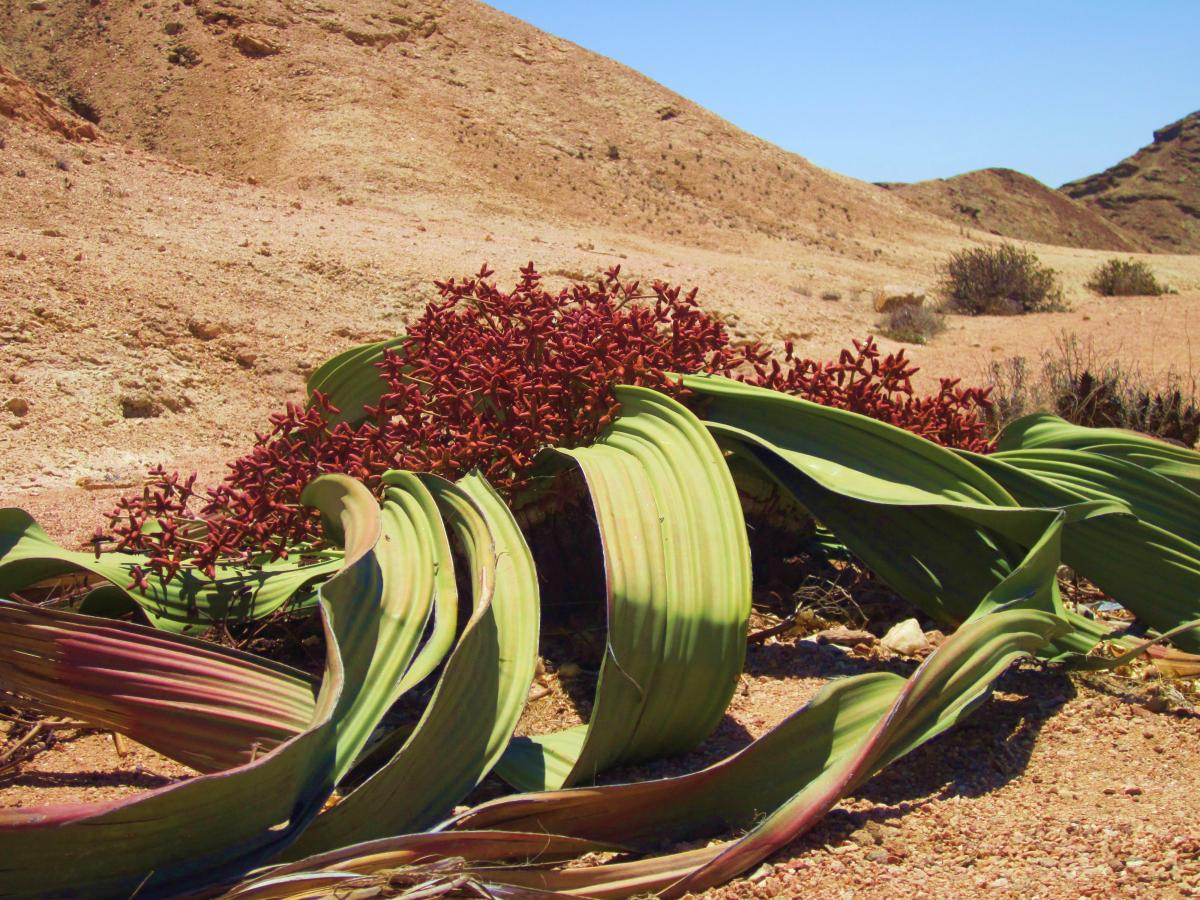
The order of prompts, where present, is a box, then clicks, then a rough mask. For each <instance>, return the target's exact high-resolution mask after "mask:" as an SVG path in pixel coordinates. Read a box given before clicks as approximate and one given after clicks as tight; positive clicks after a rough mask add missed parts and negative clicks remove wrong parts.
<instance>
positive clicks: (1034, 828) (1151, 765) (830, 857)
mask: <svg viewBox="0 0 1200 900" xmlns="http://www.w3.org/2000/svg"><path fill="white" fill-rule="evenodd" d="M914 666H915V662H914V661H912V660H907V659H902V658H898V657H895V656H893V655H891V654H889V653H888V652H887V651H884V650H882V648H880V647H879V646H878V645H877V646H875V647H872V648H865V649H862V650H859V651H854V652H849V651H846V650H844V649H843V648H841V647H838V646H836V645H819V644H817V643H816V642H814V641H812V640H797V639H795V638H789V637H784V638H782V639H770V640H768V641H766V642H764V643H762V644H757V645H751V646H750V647H749V650H748V654H747V663H746V672H745V675H744V676H743V679H742V682H741V685H740V687H739V689H738V691H737V693H736V694H735V697H734V699H733V702H732V703H731V705H730V709H729V713H728V714H727V715H726V717H725V720H724V722H723V723H722V724H721V726H720V727H719V728H718V730H717V732H716V733H715V734H714V735H713V736H712V738H710V740H709V741H707V742H706V743H705V745H704V746H702V747H701V748H700V749H698V750H697V751H695V752H693V753H690V754H687V755H685V756H683V757H678V758H675V759H671V760H662V761H658V762H655V763H651V764H646V765H641V766H628V767H624V768H622V769H618V770H615V771H613V772H610V773H607V774H606V776H605V779H604V780H605V781H608V782H617V781H625V780H629V779H642V778H653V777H662V776H666V775H674V774H680V773H682V772H685V771H690V770H692V769H695V768H697V767H700V766H703V765H707V764H709V763H711V762H713V761H715V760H717V759H719V758H721V757H723V756H726V755H728V754H729V753H732V752H734V751H735V750H737V749H738V748H739V747H742V746H744V745H745V744H746V743H747V742H748V741H750V740H752V739H753V738H755V737H757V736H759V735H761V734H762V733H764V732H765V731H767V730H768V729H770V728H771V727H773V726H774V725H775V724H776V723H778V722H779V721H780V720H781V719H783V718H784V717H785V716H786V715H788V714H789V713H790V712H791V711H793V710H794V709H796V708H797V707H799V706H800V705H802V704H803V703H804V702H805V701H806V700H807V699H809V698H810V697H811V696H812V695H813V694H814V693H815V692H816V691H817V689H819V687H820V686H821V685H822V684H823V683H825V681H826V680H827V679H828V678H829V677H836V676H842V675H850V674H855V673H858V672H865V671H872V670H877V669H879V668H888V669H890V670H892V671H897V672H900V673H902V674H903V673H906V672H908V671H911V669H912V668H913V667H914ZM592 677H593V676H592V675H591V674H590V673H589V671H587V670H584V671H581V672H572V673H571V674H570V677H569V678H560V677H559V676H558V674H557V673H555V672H553V671H551V672H548V673H546V674H545V675H544V676H543V677H542V678H541V679H540V681H539V683H537V684H535V685H534V688H533V690H532V692H531V694H532V695H533V696H534V697H537V699H535V700H533V701H532V702H531V703H530V707H529V710H528V711H527V713H526V715H525V717H524V719H523V720H522V725H521V731H523V732H525V733H534V732H541V731H546V730H549V729H551V728H554V727H563V726H565V725H570V724H574V723H576V722H578V721H580V713H581V712H583V711H585V710H580V709H579V708H577V707H576V706H575V704H574V703H573V702H572V700H571V699H570V697H571V695H572V694H573V695H575V696H581V695H587V694H589V693H590V689H591V687H592V685H591V683H590V679H591V678H592ZM565 687H569V688H570V691H569V692H568V691H567V690H565V689H564V688H565ZM1170 694H1171V690H1170V688H1167V687H1165V686H1164V685H1163V684H1162V683H1161V682H1159V681H1158V679H1157V676H1156V675H1154V674H1153V672H1152V671H1151V672H1149V674H1147V673H1141V674H1140V675H1131V676H1130V677H1117V676H1104V677H1098V676H1086V678H1084V677H1080V676H1068V675H1066V674H1064V673H1062V672H1060V671H1056V670H1054V669H1049V668H1044V667H1041V666H1039V665H1035V664H1032V663H1030V664H1025V665H1021V666H1018V667H1016V668H1014V669H1012V670H1010V671H1009V672H1008V673H1007V674H1006V675H1005V676H1004V677H1003V678H1002V679H1001V681H1000V682H999V684H998V690H997V692H996V693H995V695H994V696H993V697H992V698H991V699H990V700H988V701H987V702H986V703H985V704H984V705H983V706H982V707H981V708H980V709H979V710H977V711H976V712H975V713H974V714H973V715H972V716H971V717H970V718H969V719H968V720H967V721H966V722H964V723H963V724H961V725H960V726H959V727H958V728H955V729H953V730H951V731H950V732H949V733H947V734H945V735H943V736H942V737H940V738H938V739H936V740H935V741H933V742H932V743H930V744H928V745H926V746H925V747H923V748H921V749H919V750H917V751H916V752H914V753H913V754H911V755H910V756H909V757H907V758H905V759H903V760H901V761H900V762H898V763H897V764H895V765H894V766H892V767H891V768H890V769H888V770H887V771H885V772H884V773H882V774H881V775H879V776H877V777H876V778H875V779H873V780H872V781H871V782H869V783H868V784H867V785H866V787H865V788H864V789H863V790H861V791H860V792H859V793H858V794H857V795H855V796H853V797H850V798H847V799H846V800H845V801H844V802H843V803H842V804H841V805H840V806H839V807H838V808H837V809H835V810H834V811H833V812H832V813H830V815H829V816H827V817H826V819H825V820H824V821H823V822H822V823H821V824H820V825H819V826H818V827H817V828H816V829H814V830H813V831H812V832H811V833H809V834H808V835H806V836H804V837H802V838H801V839H799V840H797V841H795V842H794V843H793V844H791V845H790V846H788V847H787V848H785V849H784V850H783V851H781V852H780V853H779V854H777V855H775V856H774V857H772V858H771V859H769V860H768V861H767V862H766V863H765V864H764V865H763V866H761V867H760V868H759V869H757V870H756V871H754V872H753V873H751V874H750V875H749V877H746V878H742V879H738V880H736V881H734V882H732V883H730V884H728V885H724V886H722V887H720V888H716V889H713V890H710V891H708V892H707V893H705V894H704V895H703V896H705V897H707V898H718V897H738V898H748V897H780V896H799V895H800V894H801V893H803V894H807V895H812V896H817V897H863V898H870V897H880V898H882V897H893V896H898V895H902V896H912V897H946V896H972V895H976V894H987V895H989V896H993V895H994V896H1013V897H1016V896H1020V897H1030V898H1034V897H1044V898H1048V897H1062V896H1080V897H1086V896H1114V895H1120V896H1125V895H1153V896H1161V897H1176V896H1179V897H1191V896H1197V895H1200V826H1198V825H1197V824H1196V823H1197V811H1198V810H1200V799H1198V792H1197V790H1196V788H1197V787H1198V786H1200V779H1198V778H1197V777H1196V775H1195V774H1194V773H1196V771H1197V765H1196V763H1197V755H1198V753H1197V748H1198V747H1200V742H1198V741H1197V737H1198V736H1200V716H1197V715H1196V714H1195V713H1193V712H1191V711H1190V710H1189V709H1187V708H1186V706H1180V705H1178V704H1172V703H1168V702H1165V701H1164V699H1163V698H1164V696H1166V695H1170ZM189 774H191V773H190V770H188V769H187V768H185V767H183V766H179V765H178V764H176V763H173V762H171V761H169V760H165V759H163V758H162V757H159V756H157V755H156V754H154V753H153V752H151V751H149V750H147V749H146V748H144V747H140V746H139V745H136V744H133V743H132V742H130V743H129V748H128V751H127V752H126V753H125V755H124V756H121V755H118V753H117V752H116V748H115V747H114V744H113V741H112V739H111V737H110V736H109V735H106V734H98V733H87V732H71V731H65V732H63V733H62V735H61V737H60V739H59V740H58V742H57V743H56V744H55V745H54V746H52V747H51V748H50V749H48V750H45V751H43V752H41V753H39V754H38V755H36V756H35V757H33V758H32V759H31V760H29V761H27V762H26V763H25V764H24V765H23V766H21V767H20V769H19V771H18V772H17V773H16V774H15V776H10V777H9V778H7V779H5V781H4V782H3V783H2V784H0V806H8V807H13V806H28V805H32V804H35V803H48V802H95V801H98V800H101V799H109V798H114V797H118V796H123V795H127V794H130V793H133V792H136V791H141V790H149V789H153V788H155V787H159V786H161V785H162V784H165V783H168V782H169V781H170V780H171V779H174V778H180V777H186V776H187V775H189ZM483 791H484V793H486V794H490V793H492V790H490V789H488V788H487V787H485V788H484V789H483Z"/></svg>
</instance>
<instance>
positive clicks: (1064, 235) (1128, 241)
mask: <svg viewBox="0 0 1200 900" xmlns="http://www.w3.org/2000/svg"><path fill="white" fill-rule="evenodd" d="M882 187H886V188H887V189H888V190H890V191H892V192H894V193H897V194H899V195H900V196H901V197H903V198H904V199H905V200H907V201H908V202H909V203H912V204H913V205H915V206H917V207H919V208H921V209H924V210H926V211H927V212H931V213H933V214H934V215H936V216H941V217H942V218H944V219H950V220H951V221H954V222H958V223H959V224H962V225H966V226H969V227H971V228H978V229H981V230H983V231H990V232H991V233H992V234H997V235H1001V236H1002V237H1008V238H1016V239H1018V240H1023V241H1036V242H1038V243H1042V244H1057V245H1059V246H1061V247H1080V248H1084V249H1089V250H1121V251H1126V252H1133V251H1138V250H1146V249H1149V248H1148V247H1146V246H1145V245H1144V244H1145V242H1144V241H1143V240H1142V239H1140V238H1139V237H1137V236H1136V235H1132V234H1129V233H1127V232H1125V231H1124V230H1122V229H1121V228H1120V227H1119V226H1117V225H1114V224H1113V223H1112V222H1110V221H1108V220H1107V219H1106V218H1105V217H1104V216H1103V215H1101V214H1100V213H1099V212H1097V211H1095V210H1093V209H1092V208H1090V207H1088V206H1085V205H1083V204H1081V203H1077V202H1075V201H1074V200H1070V199H1068V198H1067V197H1064V196H1063V195H1062V194H1060V193H1058V192H1057V191H1055V190H1052V189H1051V188H1048V187H1046V185H1044V184H1042V183H1041V182H1040V181H1038V180H1037V179H1035V178H1030V177H1029V176H1028V175H1023V174H1021V173H1020V172H1015V171H1013V170H1012V169H980V170H979V171H976V172H967V173H966V174H964V175H956V176H954V177H953V178H939V179H936V180H933V181H919V182H916V183H914V184H884V185H882Z"/></svg>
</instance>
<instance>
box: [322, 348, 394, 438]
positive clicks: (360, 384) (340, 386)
mask: <svg viewBox="0 0 1200 900" xmlns="http://www.w3.org/2000/svg"><path fill="white" fill-rule="evenodd" d="M407 340H408V338H407V337H405V336H403V335H401V336H400V337H395V338H389V339H388V340H386V341H375V342H373V343H370V344H360V345H359V346H357V347H351V348H350V349H349V350H345V351H343V352H341V353H339V354H338V355H337V356H335V357H333V358H332V359H329V360H327V361H325V362H324V363H322V364H321V367H320V368H319V369H317V370H316V371H315V372H313V373H312V375H310V376H309V378H308V384H307V388H308V396H309V397H310V398H311V397H312V395H313V392H314V391H320V392H321V393H323V394H325V396H326V398H327V399H328V400H329V402H330V403H332V404H333V405H334V406H335V407H337V409H338V410H339V412H338V413H337V414H335V415H331V416H330V417H329V420H330V423H331V424H337V423H338V422H348V423H349V424H351V425H353V424H354V423H356V422H358V421H360V420H362V419H363V418H365V416H366V413H365V412H363V407H364V406H368V405H370V406H374V405H376V404H378V403H379V398H380V397H382V396H383V391H384V388H386V387H387V383H386V382H385V381H384V380H383V376H382V373H381V372H380V371H379V366H378V364H379V363H380V362H382V361H383V357H384V354H385V353H386V352H387V351H388V350H391V349H394V348H396V347H399V346H400V345H401V344H403V343H404V342H405V341H407Z"/></svg>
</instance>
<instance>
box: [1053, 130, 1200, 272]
mask: <svg viewBox="0 0 1200 900" xmlns="http://www.w3.org/2000/svg"><path fill="white" fill-rule="evenodd" d="M1059 190H1060V191H1062V192H1063V193H1064V194H1066V195H1067V196H1068V197H1072V198H1074V199H1076V200H1078V201H1080V202H1082V203H1084V204H1086V205H1088V206H1090V207H1091V208H1092V209H1094V210H1096V212H1098V213H1100V214H1101V215H1102V216H1104V217H1105V218H1107V219H1108V220H1109V221H1110V222H1114V223H1116V224H1117V225H1119V226H1120V227H1121V228H1123V229H1124V230H1125V231H1127V232H1130V233H1132V234H1137V235H1140V236H1141V238H1142V239H1143V240H1144V241H1146V242H1147V243H1148V244H1150V245H1151V246H1152V247H1153V248H1154V249H1157V250H1165V251H1168V252H1171V253H1200V111H1197V112H1194V113H1192V114H1191V115H1190V116H1186V117H1185V118H1182V119H1180V120H1179V121H1178V122H1175V123H1173V124H1171V125H1168V126H1167V127H1166V128H1160V129H1159V130H1158V131H1156V132H1154V143H1152V144H1150V145H1149V146H1146V147H1143V148H1142V149H1141V150H1139V151H1138V152H1137V153H1135V154H1133V156H1130V157H1129V158H1128V159H1124V160H1122V161H1121V162H1119V163H1118V164H1117V165H1115V166H1113V167H1112V168H1110V169H1105V170H1104V171H1103V172H1101V173H1100V174H1098V175H1091V176H1088V177H1087V178H1080V179H1079V180H1078V181H1072V182H1070V183H1068V184H1064V185H1063V186H1062V187H1061V188H1059Z"/></svg>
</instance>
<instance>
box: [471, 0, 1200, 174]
mask: <svg viewBox="0 0 1200 900" xmlns="http://www.w3.org/2000/svg"><path fill="white" fill-rule="evenodd" d="M490 2H491V5H493V6H495V7H497V8H499V9H502V10H504V11H505V12H507V13H510V14H511V15H514V16H517V17H518V18H521V19H524V20H526V21H527V22H530V23H532V24H534V25H536V26H537V27H539V28H542V29H544V30H546V31H550V32H552V33H554V34H557V35H559V36H560V37H564V38H567V39H568V40H571V41H574V42H575V43H577V44H581V45H583V46H584V47H587V48H588V49H590V50H594V51H596V52H598V53H602V54H604V55H605V56H610V57H612V58H614V59H616V60H619V61H620V62H622V63H625V64H626V65H628V66H631V67H632V68H635V69H637V70H639V71H641V72H643V73H645V74H646V75H648V76H650V77H651V78H653V79H654V80H655V81H658V82H661V83H662V84H664V85H666V86H667V87H669V88H671V89H672V90H674V91H677V92H678V93H680V94H683V95H684V96H686V97H688V98H690V99H692V100H694V101H696V102H697V103H699V104H700V105H701V106H705V107H707V108H708V109H710V110H712V111H713V112H715V113H717V114H718V115H720V116H722V117H724V118H726V119H728V120H730V121H731V122H733V123H734V124H736V125H738V126H739V127H741V128H744V129H745V130H747V131H750V132H753V133H754V134H757V135H759V136H761V137H763V138H766V139H767V140H769V141H773V142H774V143H776V144H779V145H780V146H782V147H784V148H786V149H788V150H793V151H795V152H797V153H800V154H802V155H803V156H806V157H808V158H809V159H811V160H812V161H813V162H815V163H817V164H818V165H821V166H825V167H826V168H830V169H833V170H835V171H838V172H842V173H844V174H846V175H852V176H854V177H855V178H861V179H864V180H866V181H919V180H922V179H926V178H938V177H946V176H950V175H955V174H958V173H960V172H966V171H970V170H971V169H980V168H985V167H988V166H1006V167H1009V168H1013V169H1019V170H1020V171H1022V172H1026V173H1028V174H1030V175H1033V176H1034V177H1035V178H1038V179H1040V180H1042V181H1044V182H1046V183H1047V184H1049V185H1051V186H1053V187H1057V186H1058V185H1060V184H1062V183H1063V182H1064V181H1069V180H1072V179H1074V178H1078V177H1081V176H1084V175H1090V174H1093V173H1094V172H1098V171H1100V170H1102V169H1105V168H1108V166H1110V165H1113V164H1114V163H1116V162H1118V161H1119V160H1121V159H1122V158H1123V157H1125V156H1128V155H1129V154H1131V153H1133V152H1134V151H1135V150H1137V149H1138V148H1139V147H1142V146H1144V145H1145V144H1148V143H1150V141H1151V133H1152V132H1153V131H1154V129H1156V128H1160V127H1162V126H1163V125H1166V124H1168V123H1170V122H1173V121H1175V120H1177V119H1180V118H1182V117H1183V116H1185V115H1187V114H1188V113H1190V112H1193V111H1195V110H1197V109H1200V0H1159V2H1155V0H1143V2H1136V0H1127V2H1121V3H1119V2H1110V0H1092V2H1077V0H1062V2H1056V0H1042V2H1036V3H1035V2H1026V0H1007V2H988V3H982V2H974V0H959V2H957V3H949V2H932V0H914V2H909V3H886V2H838V0H826V2H821V3H810V2H799V0H797V2H790V3H789V2H782V0H743V2H736V0H725V2H720V0H690V2H682V0H642V2H636V0H602V2H586V3H585V2H577V0H557V2H554V0H490Z"/></svg>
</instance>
